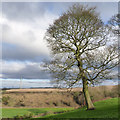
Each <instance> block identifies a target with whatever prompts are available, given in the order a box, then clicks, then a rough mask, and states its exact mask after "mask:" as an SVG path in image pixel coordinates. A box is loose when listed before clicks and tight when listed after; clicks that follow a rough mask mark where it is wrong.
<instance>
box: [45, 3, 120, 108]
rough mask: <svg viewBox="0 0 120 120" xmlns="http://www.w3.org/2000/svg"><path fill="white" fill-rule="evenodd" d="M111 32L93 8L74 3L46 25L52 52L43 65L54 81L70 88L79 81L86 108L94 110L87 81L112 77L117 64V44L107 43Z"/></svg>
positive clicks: (91, 81) (46, 36)
mask: <svg viewBox="0 0 120 120" xmlns="http://www.w3.org/2000/svg"><path fill="white" fill-rule="evenodd" d="M110 32H111V31H110V29H109V27H108V26H107V25H105V24H104V23H103V22H102V20H101V19H100V17H99V14H98V13H97V12H96V8H95V7H89V6H83V5H80V4H75V5H73V6H71V7H70V8H69V9H68V11H66V12H65V13H63V14H62V15H61V16H60V17H59V18H58V19H56V20H55V21H54V23H53V24H51V25H50V26H49V28H48V29H47V32H46V35H45V39H46V41H47V43H48V47H49V48H50V50H51V54H52V58H51V61H50V62H48V63H46V64H45V67H46V68H47V69H49V71H50V73H51V74H52V77H53V78H52V79H53V82H55V83H57V84H58V85H62V87H63V86H64V87H67V86H68V87H72V86H73V85H75V84H77V85H78V84H80V81H82V85H83V93H84V97H85V102H86V105H87V109H88V110H93V109H95V107H94V105H93V103H92V101H91V98H90V95H89V91H88V86H89V84H95V83H96V82H97V81H98V80H99V79H106V78H111V70H112V69H113V68H114V67H115V66H117V65H118V59H117V58H118V51H117V44H116V43H114V42H113V41H112V42H110V39H112V37H110ZM114 39H115V38H114ZM112 76H113V75H112Z"/></svg>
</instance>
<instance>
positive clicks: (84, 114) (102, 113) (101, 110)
mask: <svg viewBox="0 0 120 120" xmlns="http://www.w3.org/2000/svg"><path fill="white" fill-rule="evenodd" d="M94 105H95V108H96V109H95V110H91V111H86V107H83V108H79V109H76V110H73V111H70V112H67V113H62V114H58V115H48V116H44V118H118V115H119V114H118V98H112V99H108V100H103V101H99V102H95V103H94Z"/></svg>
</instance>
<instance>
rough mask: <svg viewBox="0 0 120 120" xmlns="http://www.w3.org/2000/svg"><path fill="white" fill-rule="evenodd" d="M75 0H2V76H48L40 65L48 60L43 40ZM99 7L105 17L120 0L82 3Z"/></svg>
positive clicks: (29, 77)
mask: <svg viewBox="0 0 120 120" xmlns="http://www.w3.org/2000/svg"><path fill="white" fill-rule="evenodd" d="M72 4H74V3H73V2H72V3H70V2H3V3H2V19H1V18H0V25H2V37H0V38H2V44H1V46H2V61H1V64H2V74H0V77H1V79H20V78H21V76H22V77H23V78H24V79H49V76H48V75H47V74H45V73H44V72H43V71H41V67H40V64H41V62H42V61H43V60H44V59H49V50H48V48H47V46H46V42H45V40H44V39H43V37H44V36H45V32H46V29H47V28H48V26H49V25H50V24H52V23H53V21H54V20H55V19H57V18H59V16H60V15H61V14H62V13H63V12H64V11H65V10H67V9H68V7H69V6H71V5H72ZM81 4H88V5H89V6H97V12H99V13H100V17H101V18H102V20H103V21H104V22H105V23H107V21H108V20H109V19H110V18H111V16H113V15H114V14H116V13H117V12H118V3H117V2H99V3H98V2H96V3H95V2H89V3H81Z"/></svg>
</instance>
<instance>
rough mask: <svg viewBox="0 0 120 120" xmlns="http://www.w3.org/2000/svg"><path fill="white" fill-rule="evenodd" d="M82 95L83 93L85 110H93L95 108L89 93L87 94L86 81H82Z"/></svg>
mask: <svg viewBox="0 0 120 120" xmlns="http://www.w3.org/2000/svg"><path fill="white" fill-rule="evenodd" d="M83 93H84V97H85V102H86V105H87V110H94V109H95V107H94V105H93V103H92V101H91V98H90V95H89V92H88V84H87V80H83Z"/></svg>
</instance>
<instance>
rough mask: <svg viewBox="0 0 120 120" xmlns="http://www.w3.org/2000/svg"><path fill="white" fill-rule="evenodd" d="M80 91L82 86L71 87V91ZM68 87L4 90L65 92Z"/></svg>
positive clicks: (13, 90)
mask: <svg viewBox="0 0 120 120" xmlns="http://www.w3.org/2000/svg"><path fill="white" fill-rule="evenodd" d="M78 90H79V91H82V88H73V89H72V90H71V91H78ZM67 91H68V89H65V88H62V89H58V88H40V89H10V90H6V92H8V93H11V92H18V93H19V92H67Z"/></svg>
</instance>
